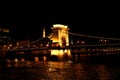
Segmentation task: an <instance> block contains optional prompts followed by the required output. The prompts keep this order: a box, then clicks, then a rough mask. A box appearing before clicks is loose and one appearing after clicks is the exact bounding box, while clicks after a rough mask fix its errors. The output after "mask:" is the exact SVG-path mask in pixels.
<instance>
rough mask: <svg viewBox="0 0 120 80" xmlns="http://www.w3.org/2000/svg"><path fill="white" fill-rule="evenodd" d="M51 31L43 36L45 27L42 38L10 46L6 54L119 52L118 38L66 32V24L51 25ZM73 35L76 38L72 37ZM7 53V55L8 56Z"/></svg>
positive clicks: (96, 53)
mask: <svg viewBox="0 0 120 80" xmlns="http://www.w3.org/2000/svg"><path fill="white" fill-rule="evenodd" d="M51 29H52V31H53V32H52V33H51V34H50V35H49V36H45V29H44V30H43V38H40V39H38V40H35V41H33V42H30V43H29V44H25V45H22V46H17V47H15V48H10V49H8V50H7V53H8V54H10V55H11V54H12V53H15V54H19V56H20V55H21V54H24V55H25V54H30V53H31V54H32V55H34V56H38V55H41V54H42V56H46V55H47V56H51V55H57V56H59V55H61V53H60V52H63V53H62V55H64V54H65V53H67V52H66V51H68V53H69V54H70V55H72V56H73V58H75V56H76V55H77V56H78V58H79V56H80V55H81V54H82V55H87V56H89V55H109V54H110V55H111V54H119V53H120V43H119V41H120V39H118V38H108V37H107V38H106V37H98V36H90V35H84V34H77V33H71V32H68V30H69V28H68V27H67V26H66V25H60V24H55V25H53V27H52V28H51ZM73 37H75V38H77V39H74V38H73ZM10 55H9V56H10Z"/></svg>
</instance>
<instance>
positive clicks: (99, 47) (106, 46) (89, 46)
mask: <svg viewBox="0 0 120 80" xmlns="http://www.w3.org/2000/svg"><path fill="white" fill-rule="evenodd" d="M108 47H113V48H114V47H120V44H93V45H70V46H66V47H40V48H20V49H8V50H6V51H7V52H10V51H13V52H20V51H32V50H52V49H53V50H55V49H57V50H61V49H63V50H64V49H70V50H74V49H81V48H90V49H101V48H102V49H104V48H108Z"/></svg>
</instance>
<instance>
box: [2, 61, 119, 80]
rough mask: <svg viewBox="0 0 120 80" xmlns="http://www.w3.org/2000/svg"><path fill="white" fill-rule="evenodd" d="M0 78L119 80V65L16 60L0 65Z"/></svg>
mask: <svg viewBox="0 0 120 80" xmlns="http://www.w3.org/2000/svg"><path fill="white" fill-rule="evenodd" d="M0 80H120V65H116V64H114V65H112V64H95V63H72V62H71V61H37V62H35V61H23V62H21V61H16V62H13V61H11V62H8V63H7V66H6V67H3V68H2V67H1V66H0Z"/></svg>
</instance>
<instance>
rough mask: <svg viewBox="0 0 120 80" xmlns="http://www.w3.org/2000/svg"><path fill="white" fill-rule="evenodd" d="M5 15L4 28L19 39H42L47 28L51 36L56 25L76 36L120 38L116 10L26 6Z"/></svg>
mask: <svg viewBox="0 0 120 80" xmlns="http://www.w3.org/2000/svg"><path fill="white" fill-rule="evenodd" d="M2 12H4V11H2ZM4 13H5V14H4ZM4 13H3V14H1V15H0V27H7V28H9V29H10V32H11V36H12V38H15V39H39V38H41V37H42V28H43V27H45V28H46V34H50V33H51V27H52V25H53V24H64V25H68V27H69V28H70V30H69V31H70V32H73V33H78V34H85V35H92V36H101V37H114V38H120V29H119V27H120V23H119V19H120V16H119V10H118V8H116V7H110V6H104V7H103V6H100V5H99V6H97V7H96V6H92V7H90V6H87V7H85V6H82V7H81V6H79V7H77V8H75V7H67V8H55V9H48V8H44V9H41V8H37V9H36V8H35V7H30V8H27V7H25V8H17V9H15V8H14V9H7V10H5V12H4Z"/></svg>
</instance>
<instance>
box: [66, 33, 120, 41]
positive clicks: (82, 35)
mask: <svg viewBox="0 0 120 80" xmlns="http://www.w3.org/2000/svg"><path fill="white" fill-rule="evenodd" d="M67 34H70V35H76V36H81V37H89V38H98V39H107V40H120V39H119V38H108V37H98V36H90V35H84V34H78V33H71V32H68V33H67Z"/></svg>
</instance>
